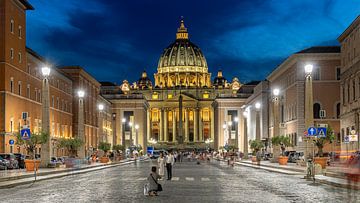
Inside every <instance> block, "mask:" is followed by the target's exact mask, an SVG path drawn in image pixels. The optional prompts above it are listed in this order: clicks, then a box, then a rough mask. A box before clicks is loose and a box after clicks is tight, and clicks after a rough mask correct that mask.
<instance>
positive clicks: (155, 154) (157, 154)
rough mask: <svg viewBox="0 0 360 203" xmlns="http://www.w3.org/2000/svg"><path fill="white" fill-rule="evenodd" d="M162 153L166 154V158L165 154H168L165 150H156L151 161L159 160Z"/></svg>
mask: <svg viewBox="0 0 360 203" xmlns="http://www.w3.org/2000/svg"><path fill="white" fill-rule="evenodd" d="M161 152H162V153H163V154H164V156H165V154H166V153H167V151H165V150H154V151H153V154H152V155H151V157H150V158H151V159H157V158H159V157H160V153H161Z"/></svg>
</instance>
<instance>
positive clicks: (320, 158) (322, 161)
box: [314, 157, 328, 169]
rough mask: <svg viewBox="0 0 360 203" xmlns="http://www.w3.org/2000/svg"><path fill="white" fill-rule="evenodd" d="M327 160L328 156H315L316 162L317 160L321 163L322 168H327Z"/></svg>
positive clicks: (317, 162)
mask: <svg viewBox="0 0 360 203" xmlns="http://www.w3.org/2000/svg"><path fill="white" fill-rule="evenodd" d="M327 160H328V158H327V157H315V160H314V162H315V163H316V164H319V165H321V168H322V169H325V168H326V163H327Z"/></svg>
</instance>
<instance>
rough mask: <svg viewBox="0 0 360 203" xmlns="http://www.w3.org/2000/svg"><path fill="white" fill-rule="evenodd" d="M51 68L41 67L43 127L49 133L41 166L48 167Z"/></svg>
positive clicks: (44, 131) (43, 150)
mask: <svg viewBox="0 0 360 203" xmlns="http://www.w3.org/2000/svg"><path fill="white" fill-rule="evenodd" d="M50 71H51V69H50V68H49V67H47V66H44V67H42V68H41V73H42V75H43V80H42V98H41V101H42V116H41V117H42V118H41V119H42V122H41V129H42V133H45V134H47V136H48V139H47V141H46V143H44V144H42V146H41V166H42V167H47V165H48V164H49V163H50V162H51V156H52V153H51V152H52V150H51V136H50V86H49V79H48V77H49V75H50Z"/></svg>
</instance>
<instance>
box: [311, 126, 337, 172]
mask: <svg viewBox="0 0 360 203" xmlns="http://www.w3.org/2000/svg"><path fill="white" fill-rule="evenodd" d="M334 139H335V136H334V133H333V130H332V128H331V127H330V126H328V127H327V129H326V136H325V137H319V138H315V145H316V147H317V148H318V156H317V157H315V158H314V162H315V163H316V164H320V165H321V167H322V168H323V169H325V168H326V163H327V160H328V157H324V153H323V148H324V146H325V144H327V143H332V142H333V141H334Z"/></svg>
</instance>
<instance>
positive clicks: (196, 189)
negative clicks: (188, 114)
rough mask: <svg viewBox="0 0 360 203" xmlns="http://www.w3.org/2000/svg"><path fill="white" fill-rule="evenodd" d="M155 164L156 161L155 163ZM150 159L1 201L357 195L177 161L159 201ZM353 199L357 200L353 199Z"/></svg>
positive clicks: (39, 185)
mask: <svg viewBox="0 0 360 203" xmlns="http://www.w3.org/2000/svg"><path fill="white" fill-rule="evenodd" d="M154 163H155V162H154ZM152 164H153V163H152V162H151V161H146V162H138V163H137V164H136V165H135V164H131V165H124V166H119V167H114V168H109V169H104V170H100V171H95V172H89V173H85V174H80V175H74V176H67V177H63V178H59V179H53V180H46V181H41V182H36V183H34V184H32V185H24V186H19V187H15V188H11V189H3V190H1V200H0V201H1V202H145V201H146V202H148V201H154V202H159V201H160V202H356V201H359V200H360V194H359V193H356V192H354V191H353V192H352V193H350V192H349V193H348V191H347V190H346V189H341V188H335V187H332V186H328V185H321V184H315V185H314V184H312V183H311V182H309V181H306V180H304V179H301V177H300V176H294V175H282V174H277V173H271V172H267V171H264V170H261V169H253V168H247V167H241V166H236V167H234V168H229V167H228V166H227V165H226V164H225V163H223V162H221V163H220V162H218V161H213V162H212V163H210V164H208V163H202V164H201V165H196V163H195V162H183V163H176V165H175V167H174V172H173V173H174V175H173V180H171V181H166V180H162V181H160V183H161V184H162V185H163V188H164V191H163V192H161V193H160V195H159V196H158V197H147V196H144V195H143V185H144V183H145V182H146V176H147V175H148V173H149V170H150V166H151V165H152ZM355 194H356V195H357V196H356V197H355V196H353V195H355Z"/></svg>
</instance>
